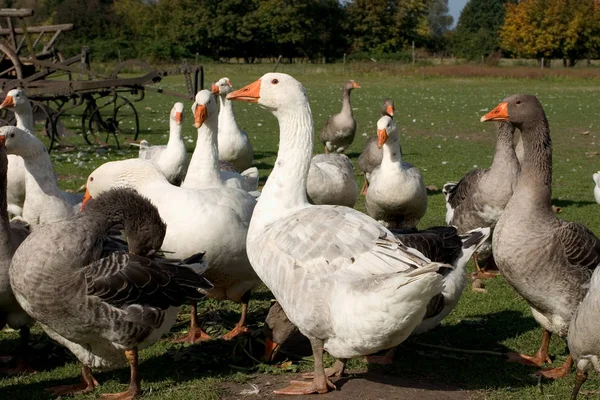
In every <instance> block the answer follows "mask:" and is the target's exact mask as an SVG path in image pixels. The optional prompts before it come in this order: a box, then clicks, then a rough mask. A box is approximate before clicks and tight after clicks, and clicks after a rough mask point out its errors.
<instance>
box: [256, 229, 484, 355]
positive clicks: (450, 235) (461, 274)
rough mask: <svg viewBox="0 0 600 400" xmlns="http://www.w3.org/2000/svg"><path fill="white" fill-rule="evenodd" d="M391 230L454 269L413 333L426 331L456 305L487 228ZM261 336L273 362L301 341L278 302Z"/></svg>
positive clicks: (268, 317) (448, 274) (266, 321)
mask: <svg viewBox="0 0 600 400" xmlns="http://www.w3.org/2000/svg"><path fill="white" fill-rule="evenodd" d="M392 233H393V234H394V236H396V237H397V238H398V239H399V240H400V241H401V242H402V243H404V244H405V245H406V246H409V247H412V248H415V249H417V250H419V251H420V252H421V253H423V255H425V256H426V257H428V258H429V259H430V260H431V261H435V262H442V263H446V264H451V265H452V266H454V269H451V270H447V271H446V273H445V274H444V290H443V291H442V292H441V293H440V294H438V295H437V296H434V297H433V298H432V299H431V300H430V302H429V305H428V307H427V313H426V314H425V316H424V318H423V321H422V322H421V323H420V324H419V325H418V326H417V327H416V328H415V330H414V331H413V332H412V335H416V334H419V333H424V332H427V331H429V330H431V329H433V328H435V327H436V326H437V325H438V324H439V323H440V322H441V321H442V320H443V319H444V318H445V317H446V316H447V315H448V314H450V313H451V312H452V310H454V309H455V308H456V305H457V304H458V300H459V299H460V297H461V295H462V293H463V291H464V289H465V286H466V279H465V273H466V267H467V262H468V261H469V259H470V258H471V255H472V254H473V252H474V251H475V250H477V247H478V246H480V245H481V243H483V242H485V240H487V238H488V236H489V233H490V228H480V229H474V230H473V231H471V232H469V233H468V234H466V235H459V234H458V233H457V231H456V228H454V227H451V226H434V227H431V228H427V229H425V230H422V231H419V232H406V231H400V230H392ZM264 335H265V354H264V357H263V358H264V359H265V360H266V361H272V360H273V357H274V356H275V354H276V353H277V351H278V350H279V348H280V347H281V346H283V345H284V344H287V343H286V342H288V341H290V342H293V346H292V345H290V346H289V348H290V349H293V351H294V353H296V354H298V353H297V352H296V349H297V348H298V347H299V344H298V343H301V338H300V337H301V336H302V334H301V333H300V332H299V331H298V328H296V326H294V324H292V323H291V322H290V320H289V319H288V318H287V315H286V314H285V311H283V309H282V308H281V305H280V304H279V303H277V302H275V304H273V305H272V306H271V308H270V309H269V313H268V315H267V318H266V319H265V325H264ZM304 340H305V341H306V339H304ZM393 355H394V352H393V351H391V352H387V353H386V354H385V355H384V356H383V357H378V358H377V359H374V358H373V357H369V362H373V361H377V362H378V363H382V364H387V363H388V362H389V361H391V358H392V357H393Z"/></svg>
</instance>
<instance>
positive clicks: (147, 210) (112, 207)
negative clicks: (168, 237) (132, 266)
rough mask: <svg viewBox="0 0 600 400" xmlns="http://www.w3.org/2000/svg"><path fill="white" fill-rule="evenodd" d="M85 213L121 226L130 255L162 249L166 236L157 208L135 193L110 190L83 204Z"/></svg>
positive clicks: (132, 191)
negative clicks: (102, 217)
mask: <svg viewBox="0 0 600 400" xmlns="http://www.w3.org/2000/svg"><path fill="white" fill-rule="evenodd" d="M83 212H85V213H94V212H96V213H99V214H102V215H105V216H109V217H111V218H113V219H114V220H115V222H116V221H118V222H121V223H123V227H124V230H125V235H126V237H127V245H128V248H129V252H130V253H133V254H138V255H142V256H151V255H153V254H154V253H156V252H157V251H158V250H159V249H160V247H161V246H162V242H163V240H164V238H165V234H166V233H167V225H166V224H165V223H164V222H163V220H162V218H161V217H160V214H159V213H158V209H157V208H156V207H155V206H154V205H153V204H152V203H151V202H150V200H148V199H146V198H145V197H143V196H141V195H140V194H138V193H137V192H136V191H135V190H132V189H125V188H113V189H110V190H107V191H105V192H103V193H101V194H100V195H98V196H97V198H95V199H93V200H91V201H89V202H88V203H87V204H86V207H85V209H84V210H83Z"/></svg>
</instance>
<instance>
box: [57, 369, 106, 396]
mask: <svg viewBox="0 0 600 400" xmlns="http://www.w3.org/2000/svg"><path fill="white" fill-rule="evenodd" d="M97 386H98V381H97V380H96V379H94V377H93V375H92V370H91V369H90V367H86V366H85V365H82V366H81V383H76V384H74V385H61V386H53V387H50V388H48V389H46V390H47V391H49V392H52V394H53V395H54V396H66V395H71V394H78V393H82V394H85V393H91V392H93V391H94V389H95V388H96V387H97Z"/></svg>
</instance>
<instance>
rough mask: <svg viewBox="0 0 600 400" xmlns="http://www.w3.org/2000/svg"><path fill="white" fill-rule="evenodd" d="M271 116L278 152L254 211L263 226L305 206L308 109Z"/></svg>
mask: <svg viewBox="0 0 600 400" xmlns="http://www.w3.org/2000/svg"><path fill="white" fill-rule="evenodd" d="M274 115H275V117H277V120H278V122H279V151H278V152H277V160H276V161H275V166H274V167H273V171H272V172H271V174H270V175H269V178H268V179H267V182H266V184H265V186H264V188H263V190H262V194H261V197H260V201H259V202H258V204H257V209H258V210H257V211H255V215H256V214H261V218H262V220H263V222H264V223H268V222H270V221H271V220H274V219H276V217H277V214H278V213H285V212H286V211H289V210H293V209H297V208H302V207H305V206H307V205H308V200H307V198H306V181H307V176H308V170H309V168H310V160H311V155H312V148H313V135H314V132H313V121H312V114H311V110H310V106H309V105H308V102H304V103H303V104H300V105H297V106H296V107H294V108H293V109H287V110H281V111H276V112H274Z"/></svg>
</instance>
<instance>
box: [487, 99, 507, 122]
mask: <svg viewBox="0 0 600 400" xmlns="http://www.w3.org/2000/svg"><path fill="white" fill-rule="evenodd" d="M480 121H481V122H487V121H508V103H507V102H504V103H500V104H498V106H497V107H496V108H494V109H493V110H492V111H490V112H489V113H487V114H485V115H484V116H483V117H481V120H480Z"/></svg>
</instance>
